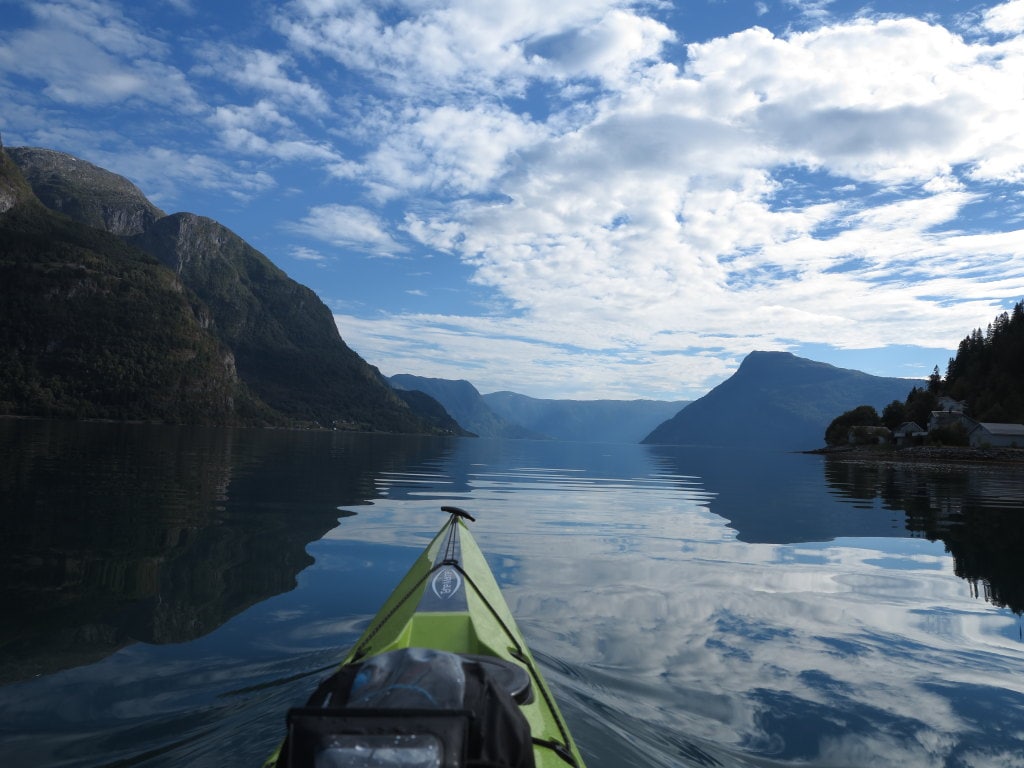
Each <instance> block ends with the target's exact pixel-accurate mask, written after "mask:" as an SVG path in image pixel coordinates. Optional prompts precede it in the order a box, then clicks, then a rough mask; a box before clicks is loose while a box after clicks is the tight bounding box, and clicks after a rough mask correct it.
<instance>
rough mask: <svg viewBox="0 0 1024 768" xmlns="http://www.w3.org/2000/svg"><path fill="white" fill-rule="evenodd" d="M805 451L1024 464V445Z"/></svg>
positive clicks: (884, 459)
mask: <svg viewBox="0 0 1024 768" xmlns="http://www.w3.org/2000/svg"><path fill="white" fill-rule="evenodd" d="M804 453H812V454H819V455H823V456H827V457H828V458H834V459H838V460H842V461H872V462H880V463H893V464H899V463H904V462H906V463H910V462H914V463H928V464H947V463H957V464H961V463H974V464H1021V465H1024V448H974V447H966V446H964V447H961V446H944V445H911V446H906V447H902V448H897V447H895V446H889V445H841V446H834V447H829V448H817V449H815V450H813V451H804Z"/></svg>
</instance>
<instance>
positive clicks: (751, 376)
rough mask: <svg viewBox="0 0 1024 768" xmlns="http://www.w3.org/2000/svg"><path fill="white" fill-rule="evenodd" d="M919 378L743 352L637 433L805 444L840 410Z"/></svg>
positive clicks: (762, 444) (655, 440)
mask: <svg viewBox="0 0 1024 768" xmlns="http://www.w3.org/2000/svg"><path fill="white" fill-rule="evenodd" d="M918 383H920V382H917V381H914V380H911V379H896V378H885V377H881V376H871V375H869V374H866V373H863V372H861V371H853V370H848V369H846V368H836V367H834V366H831V365H828V364H826V363H819V362H815V361H813V360H806V359H804V358H800V357H796V356H795V355H792V354H790V353H788V352H751V353H750V355H748V356H747V358H746V359H745V360H744V361H743V363H742V364H741V365H740V367H739V369H738V370H737V371H736V373H734V374H733V375H732V376H731V377H730V378H729V379H727V380H725V381H724V382H722V383H721V384H719V385H718V386H717V387H715V388H714V389H713V390H711V391H710V392H709V393H708V394H706V395H705V396H704V397H702V398H700V399H699V400H695V401H694V402H692V403H690V405H688V406H686V407H685V408H684V409H683V410H681V411H680V412H679V413H678V414H677V415H676V416H675V417H673V418H672V419H670V420H668V421H666V422H665V423H664V424H662V425H661V426H659V427H658V428H657V429H655V430H654V431H653V432H651V434H649V435H648V436H647V437H646V438H645V439H644V440H643V442H644V443H648V444H677V445H685V444H689V445H723V446H748V447H758V448H776V449H779V450H806V449H811V448H817V447H818V446H820V445H823V444H824V435H825V429H826V428H827V427H828V425H829V424H830V423H831V421H832V420H833V419H834V418H835V417H836V416H838V415H840V414H841V413H843V412H844V411H848V410H850V409H851V408H855V407H857V406H858V405H872V406H874V407H875V408H876V409H878V410H879V411H881V409H882V408H884V407H885V406H886V405H888V404H889V403H891V402H892V401H893V400H903V399H904V398H905V397H906V396H907V393H908V392H909V391H910V389H911V388H912V387H913V386H914V385H915V384H918Z"/></svg>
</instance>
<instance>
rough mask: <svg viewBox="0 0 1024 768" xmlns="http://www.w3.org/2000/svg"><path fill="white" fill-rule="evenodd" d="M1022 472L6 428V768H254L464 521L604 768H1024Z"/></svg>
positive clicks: (599, 448)
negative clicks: (292, 714) (420, 560)
mask: <svg viewBox="0 0 1024 768" xmlns="http://www.w3.org/2000/svg"><path fill="white" fill-rule="evenodd" d="M1022 499H1024V476H1022V473H1021V471H1020V469H1017V468H987V469H978V468H963V467H961V468H929V467H885V466H872V465H861V464H845V463H843V464H840V463H834V462H833V463H829V462H826V461H825V460H824V459H822V458H821V457H817V456H804V455H790V454H770V453H754V452H751V453H747V452H736V451H732V452H730V451H724V450H708V449H699V450H698V449H687V448H676V449H669V448H653V447H643V446H629V445H586V444H572V443H553V442H547V443H545V442H530V441H505V442H502V441H487V440H469V439H448V440H444V439H428V438H396V437H389V436H380V435H347V434H338V433H297V432H269V431H250V430H234V431H231V430H196V429H180V428H171V427H144V426H126V425H100V424H70V425H69V424H51V423H47V422H32V421H0V505H2V506H0V509H2V515H0V570H2V576H3V581H2V584H3V593H2V599H3V604H4V606H3V607H4V614H5V616H9V617H11V619H12V620H11V621H9V622H5V623H4V624H3V627H2V628H0V674H2V678H0V682H2V683H3V685H2V687H0V708H2V711H3V713H4V715H5V716H4V718H3V720H2V722H0V764H3V765H12V766H20V765H26V766H27V765H36V766H106V765H114V764H117V765H145V766H184V765H189V766H206V765H209V766H224V765H253V764H258V763H259V761H260V759H261V758H262V757H263V756H264V755H265V754H266V753H267V752H269V751H270V750H271V749H272V748H273V746H274V745H275V744H276V742H277V740H278V739H279V738H280V736H281V732H282V728H283V715H284V712H285V711H286V710H287V708H288V707H289V706H292V705H295V704H299V703H301V702H302V701H303V700H304V698H305V696H307V695H308V694H309V692H310V691H311V690H312V688H313V687H314V686H315V683H316V681H317V679H318V678H319V676H321V675H322V674H323V673H324V670H325V669H326V668H328V667H329V666H330V665H331V664H333V663H335V662H336V661H337V660H338V659H339V657H340V655H341V654H342V652H343V651H344V650H345V649H346V648H347V646H348V645H349V644H350V643H351V642H353V641H354V640H355V639H356V637H357V636H358V635H359V633H360V632H361V630H362V629H363V628H364V627H365V626H366V624H367V622H368V621H369V619H370V617H371V616H372V614H373V613H374V612H375V611H376V609H377V607H378V606H379V605H380V603H381V602H382V601H383V599H384V598H385V597H386V596H387V594H388V593H389V592H390V591H391V589H392V588H393V587H394V586H395V585H396V584H397V582H398V580H399V579H400V578H401V576H402V574H403V573H404V572H405V570H406V569H407V568H408V567H409V565H410V564H411V563H412V561H413V559H414V558H415V557H416V555H417V554H418V552H419V551H420V549H421V548H422V547H423V545H424V544H425V543H426V542H427V541H428V540H429V539H430V537H431V536H432V535H433V533H434V532H435V531H436V529H437V527H438V526H439V525H440V524H441V523H442V522H443V519H444V516H443V515H442V514H441V513H440V512H439V511H438V507H439V506H440V505H441V504H457V505H460V506H463V507H465V508H467V509H470V510H471V511H473V513H474V514H476V516H477V517H478V522H477V523H476V524H475V525H474V535H475V536H476V538H477V541H478V542H479V543H480V545H481V547H482V548H483V549H484V551H485V552H486V553H487V556H488V560H489V562H490V563H491V565H492V567H493V568H494V571H495V574H496V576H497V578H498V581H499V583H501V585H502V587H503V590H504V592H505V596H506V598H507V599H508V602H509V604H510V606H511V608H512V610H513V613H514V614H515V615H516V616H517V618H518V621H519V623H520V626H521V628H522V629H523V631H524V634H525V635H526V637H527V640H528V642H529V643H530V645H531V647H532V648H533V650H534V652H535V655H536V656H537V658H538V660H539V662H540V663H541V665H542V667H543V671H544V673H545V675H546V676H547V678H548V680H549V682H550V683H551V685H552V687H553V689H554V691H555V695H556V697H557V698H558V699H559V701H560V703H561V705H562V708H563V711H564V713H565V715H566V717H567V719H568V720H569V722H570V726H571V727H572V729H573V732H574V734H575V736H576V739H577V741H578V743H579V745H580V748H581V751H582V752H583V755H584V757H585V758H586V760H587V763H588V765H589V766H592V767H594V766H607V767H609V768H610V767H612V766H634V765H635V766H688V765H701V766H704V765H712V766H713V765H722V766H731V765H735V766H769V765H771V766H776V765H803V766H806V765H810V766H869V765H870V766H873V765H879V764H884V765H889V764H900V765H907V766H917V765H920V766H934V765H940V766H942V765H945V766H988V765H992V766H995V765H1012V764H1014V761H1015V760H1016V761H1018V762H1019V756H1020V755H1021V754H1024V717H1022V714H1021V713H1022V712H1024V674H1022V672H1024V643H1022V640H1021V622H1020V616H1019V613H1016V612H1019V611H1020V610H1021V609H1022V607H1024V605H1022V593H1021V590H1022V585H1024V575H1022V563H1021V559H1020V558H1019V554H1018V553H1019V552H1020V551H1021V544H1022V543H1024V541H1022V531H1024V502H1022Z"/></svg>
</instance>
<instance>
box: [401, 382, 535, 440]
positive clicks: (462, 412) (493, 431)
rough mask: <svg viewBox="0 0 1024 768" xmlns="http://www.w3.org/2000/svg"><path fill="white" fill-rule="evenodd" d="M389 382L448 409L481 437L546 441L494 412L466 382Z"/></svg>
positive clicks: (461, 423)
mask: <svg viewBox="0 0 1024 768" xmlns="http://www.w3.org/2000/svg"><path fill="white" fill-rule="evenodd" d="M389 381H390V382H391V386H393V387H394V388H395V389H404V390H411V391H416V392H423V393H425V394H427V395H430V396H431V397H432V398H434V399H435V400H437V401H438V402H439V403H441V405H443V406H444V408H445V410H446V411H448V413H450V414H451V415H452V418H454V419H455V420H456V421H457V422H458V423H459V424H460V425H461V426H462V427H463V428H464V429H467V430H469V431H470V432H472V433H474V434H476V435H479V436H480V437H502V438H512V439H523V438H525V439H544V436H543V435H541V434H538V433H536V432H533V431H531V430H529V429H527V428H526V427H523V426H521V425H519V424H513V423H511V422H509V421H506V420H505V419H503V418H502V417H501V416H499V415H498V414H496V413H495V412H494V411H492V410H491V409H490V408H489V407H488V406H487V403H485V402H484V399H483V397H482V396H481V395H480V392H479V391H478V390H477V388H476V387H474V386H473V385H472V384H470V383H469V382H468V381H466V380H464V379H458V380H452V379H432V378H428V377H426V376H413V375H412V374H407V373H400V374H397V375H395V376H392V377H391V378H390V379H389Z"/></svg>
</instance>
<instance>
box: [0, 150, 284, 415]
mask: <svg viewBox="0 0 1024 768" xmlns="http://www.w3.org/2000/svg"><path fill="white" fill-rule="evenodd" d="M0 156H2V153H0ZM3 161H4V162H3V165H2V167H0V190H3V189H6V190H9V191H10V193H11V194H10V199H11V200H12V201H13V204H12V205H11V207H9V208H8V209H7V210H6V211H5V212H3V213H2V214H0V413H14V414H21V415H32V416H44V417H61V418H104V419H119V420H127V419H139V420H160V421H166V422H189V423H195V424H209V423H220V424H234V423H238V422H239V421H240V420H242V419H245V418H254V419H257V420H261V421H262V420H264V419H265V418H266V417H267V416H268V415H272V414H269V409H267V408H266V407H265V406H262V404H260V403H258V402H255V401H254V398H252V397H251V396H250V395H249V394H248V391H247V390H246V388H245V387H244V386H243V385H242V384H241V383H240V382H239V380H238V376H237V373H236V370H235V364H234V359H233V357H232V355H231V353H230V351H229V350H228V349H227V348H225V347H224V346H222V345H221V344H220V343H219V342H218V341H217V339H215V338H214V337H213V336H211V335H210V334H209V332H208V331H207V330H206V328H205V327H204V324H205V320H204V315H205V314H206V313H207V310H206V308H205V307H204V306H202V304H201V302H199V301H198V299H196V297H195V296H194V295H193V294H192V293H191V292H189V291H187V290H185V289H184V287H183V286H182V284H181V281H180V280H178V278H177V277H176V276H175V275H174V273H172V272H170V271H168V270H167V269H164V268H163V267H161V266H160V265H159V264H158V263H157V262H156V261H155V260H154V259H153V258H151V257H149V256H147V255H145V254H144V253H142V252H141V251H139V250H137V249H135V248H131V247H130V246H128V245H126V244H125V243H124V242H123V241H122V240H120V239H119V238H117V237H115V236H113V235H111V234H109V233H107V232H105V231H103V230H99V229H95V228H93V227H88V226H85V225H83V224H80V223H78V222H75V221H72V220H71V219H68V218H67V217H65V216H60V215H58V214H55V213H53V212H51V211H50V210H48V209H46V208H45V207H43V206H42V205H41V204H40V203H39V201H38V200H37V199H36V198H35V197H34V196H33V195H32V194H31V192H30V191H29V190H28V186H27V184H26V183H25V182H24V180H23V179H22V178H21V175H20V173H19V172H18V169H17V167H16V166H14V164H13V163H11V162H10V161H9V160H7V158H6V156H3Z"/></svg>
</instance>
